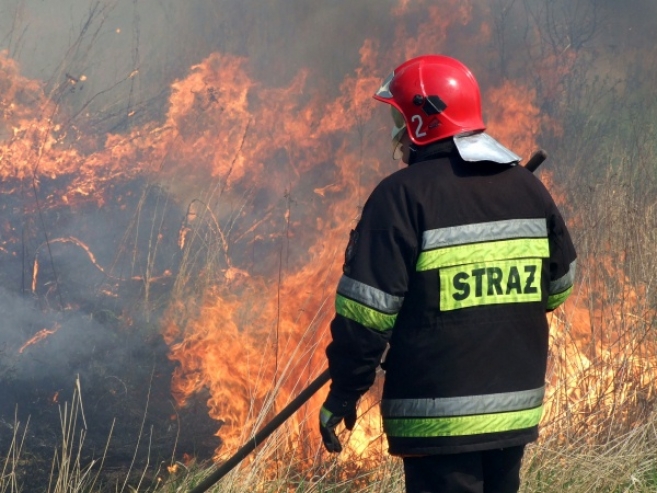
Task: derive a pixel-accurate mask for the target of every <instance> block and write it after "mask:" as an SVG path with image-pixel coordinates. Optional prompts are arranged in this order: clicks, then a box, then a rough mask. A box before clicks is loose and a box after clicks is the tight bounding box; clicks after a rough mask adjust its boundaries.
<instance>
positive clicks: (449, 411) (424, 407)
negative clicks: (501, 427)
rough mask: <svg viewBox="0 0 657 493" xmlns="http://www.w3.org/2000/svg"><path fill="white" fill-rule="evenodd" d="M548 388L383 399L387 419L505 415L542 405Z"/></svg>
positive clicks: (382, 408) (382, 405) (382, 413)
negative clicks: (458, 395) (505, 413)
mask: <svg viewBox="0 0 657 493" xmlns="http://www.w3.org/2000/svg"><path fill="white" fill-rule="evenodd" d="M544 395H545V387H540V388H538V389H531V390H521V391H519V392H503V393H499V394H486V395H472V396H465V397H443V398H440V399H384V400H382V401H381V415H382V416H383V417H384V418H440V417H447V416H469V415H474V414H490V413H503V412H509V411H519V410H523V409H532V408H535V407H538V406H540V405H541V404H542V403H543V396H544Z"/></svg>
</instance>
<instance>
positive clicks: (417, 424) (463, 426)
mask: <svg viewBox="0 0 657 493" xmlns="http://www.w3.org/2000/svg"><path fill="white" fill-rule="evenodd" d="M542 414H543V406H539V407H536V408H533V409H525V410H523V411H511V412H508V413H496V414H478V415H473V416H453V417H449V418H412V419H407V418H403V419H390V418H388V419H385V418H384V420H383V429H384V430H385V432H386V434H387V435H388V436H391V437H400V438H419V437H452V436H467V435H481V434H483V433H498V432H504V431H513V430H522V429H524V428H531V427H533V426H536V425H538V423H539V422H540V421H541V416H542Z"/></svg>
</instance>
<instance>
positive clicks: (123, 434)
mask: <svg viewBox="0 0 657 493" xmlns="http://www.w3.org/2000/svg"><path fill="white" fill-rule="evenodd" d="M40 186H41V188H40V190H39V194H40V195H41V197H42V198H43V197H46V198H47V197H55V196H56V194H55V192H54V190H56V189H57V187H58V186H61V183H58V182H57V181H56V180H53V181H52V182H46V181H45V180H44V181H43V182H42V183H41V185H40ZM25 189H26V187H20V186H18V185H16V184H11V183H7V182H5V183H2V184H0V467H2V464H3V463H4V459H5V457H6V455H7V454H8V451H9V450H10V444H11V441H12V436H13V431H14V427H15V423H16V422H19V423H20V428H19V430H18V432H19V435H22V433H23V431H24V429H25V428H24V426H25V424H26V423H28V420H29V424H28V426H27V433H26V436H25V441H24V445H23V449H22V453H21V455H20V458H19V461H18V472H19V479H20V483H21V484H22V488H23V489H22V491H26V492H40V491H46V490H47V488H48V480H49V476H50V471H51V465H52V461H53V456H54V454H55V452H56V451H57V450H58V448H60V447H61V445H62V426H61V422H60V413H61V412H63V411H64V409H70V406H71V401H72V399H73V392H74V389H75V387H76V381H78V379H79V382H80V389H81V396H82V406H83V410H84V419H83V418H82V413H80V414H79V415H78V420H77V433H76V438H75V440H74V443H75V444H76V445H75V448H74V450H75V451H76V453H77V443H79V440H80V433H81V432H82V431H83V430H84V433H85V437H84V443H83V447H82V452H81V457H82V460H81V463H82V465H83V466H85V465H87V464H90V463H91V461H92V460H100V459H102V457H103V454H104V450H105V447H106V444H107V441H108V438H110V432H111V438H110V442H109V447H108V449H107V454H106V455H105V460H104V463H103V467H102V473H101V476H100V477H101V480H102V482H103V483H104V484H105V485H106V488H107V490H108V491H110V490H111V491H116V488H115V485H116V483H117V482H119V484H120V485H122V484H123V481H124V480H125V478H126V477H127V475H128V471H132V473H131V475H130V476H131V480H133V481H138V479H139V476H141V474H142V472H143V471H144V469H145V468H146V467H147V464H148V470H147V473H146V477H145V480H144V482H143V483H142V489H141V490H140V491H143V485H144V484H149V482H150V481H151V480H154V481H155V480H156V479H155V478H156V475H157V474H158V470H159V469H161V467H162V466H164V475H163V476H162V475H161V476H162V477H166V466H167V465H170V464H171V463H172V462H173V461H180V462H185V461H187V460H189V457H196V458H197V459H198V460H209V459H211V458H212V456H213V453H214V451H215V449H216V448H217V447H218V446H219V445H220V440H219V439H218V438H217V437H216V436H214V434H215V433H216V431H217V430H218V429H219V427H220V423H217V422H216V421H213V420H211V419H210V418H209V417H208V415H207V408H206V406H205V401H206V399H207V396H202V395H200V396H198V397H197V398H196V399H195V400H193V401H192V402H190V403H189V404H188V405H186V406H185V407H184V408H179V407H178V406H177V405H176V404H175V402H174V399H173V397H172V395H171V391H170V388H171V376H172V372H173V370H174V363H172V362H171V361H170V360H169V359H168V357H167V354H168V347H167V345H166V344H165V342H164V341H163V339H162V336H161V317H162V314H163V313H164V311H165V310H166V307H167V303H168V301H169V299H170V293H171V289H172V286H173V283H174V280H175V276H176V272H177V263H178V261H179V258H180V255H181V253H180V249H179V248H178V246H177V233H178V230H179V228H180V224H181V220H182V218H183V217H184V213H183V208H182V207H180V206H178V205H177V204H175V203H173V201H167V200H165V199H167V198H168V197H167V196H166V191H164V190H162V189H161V188H158V187H151V186H149V185H148V184H146V183H145V182H139V181H132V182H130V183H126V184H122V185H121V184H118V185H116V187H115V189H114V190H113V191H110V192H111V193H109V192H108V193H107V194H105V196H103V199H102V200H98V197H90V198H89V199H88V200H87V202H83V203H78V204H75V206H72V205H71V204H64V203H61V202H57V201H56V200H54V199H53V200H51V201H49V200H41V202H40V205H39V207H36V206H35V203H34V200H33V197H31V196H30V195H29V194H25V193H19V191H20V190H25ZM112 194H113V195H112ZM164 203H166V204H167V205H166V207H165V206H163V205H162V204H164ZM137 204H139V206H137ZM71 238H74V239H75V241H73V240H71ZM154 238H156V239H157V242H158V248H157V251H155V250H154V249H153V246H152V245H153V239H154ZM83 246H84V247H86V248H88V252H91V253H92V254H93V257H91V256H90V255H89V253H88V252H87V251H86V250H85V248H83ZM149 269H150V270H149ZM147 271H148V272H151V273H152V275H153V276H154V278H153V280H152V281H151V282H149V283H146V282H145V281H144V279H145V273H146V272H147ZM35 273H36V275H35ZM147 285H148V288H146V286H147ZM46 331H48V332H46ZM39 334H41V335H45V336H46V337H44V338H43V339H42V340H39V341H38V342H35V343H34V344H30V345H27V344H26V343H27V341H29V340H30V339H31V338H32V337H34V336H37V335H39ZM133 462H134V464H133ZM94 470H96V469H94ZM119 489H120V488H119Z"/></svg>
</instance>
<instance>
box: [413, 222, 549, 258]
mask: <svg viewBox="0 0 657 493" xmlns="http://www.w3.org/2000/svg"><path fill="white" fill-rule="evenodd" d="M546 237H547V224H546V221H545V219H507V220H505V221H491V222H486V223H476V224H465V225H463V226H453V227H451V228H440V229H432V230H430V231H425V232H424V233H423V234H422V251H426V250H433V249H435V248H441V247H447V246H454V245H464V244H467V243H478V242H483V241H495V240H510V239H512V238H546Z"/></svg>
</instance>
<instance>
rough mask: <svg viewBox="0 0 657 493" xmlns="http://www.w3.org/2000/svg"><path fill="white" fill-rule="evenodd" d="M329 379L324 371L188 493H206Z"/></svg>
mask: <svg viewBox="0 0 657 493" xmlns="http://www.w3.org/2000/svg"><path fill="white" fill-rule="evenodd" d="M330 379H331V375H330V374H329V371H328V369H327V370H324V372H323V373H322V374H320V375H319V376H318V377H317V378H315V380H313V381H312V382H311V383H310V384H309V385H308V386H307V387H306V388H305V389H303V390H302V391H301V392H300V393H299V395H298V396H296V397H295V398H294V400H292V401H291V402H290V403H289V404H288V405H287V406H285V407H284V408H283V410H281V412H280V413H278V414H277V415H276V416H274V417H273V418H272V420H271V421H270V422H269V423H267V424H266V425H265V426H264V427H263V428H262V429H261V430H260V431H258V433H256V434H255V435H254V436H253V438H251V439H250V440H249V441H248V442H246V443H245V444H244V445H242V447H241V448H240V449H239V450H238V451H237V452H235V454H234V455H233V456H232V457H231V458H230V459H228V460H227V461H226V462H224V463H223V464H221V466H219V468H218V469H217V470H216V471H215V472H213V473H212V474H210V475H209V476H208V477H207V478H205V479H204V480H203V481H201V482H200V483H199V484H198V485H197V486H196V487H195V488H193V489H191V490H190V491H189V493H203V492H204V491H207V490H208V489H209V488H210V487H211V486H212V485H214V484H215V483H216V482H217V481H219V480H220V479H221V478H223V477H224V476H225V475H226V474H228V473H229V472H230V471H231V470H232V469H233V468H234V467H235V466H236V465H237V464H239V463H240V462H242V460H243V459H244V458H245V457H246V456H247V455H249V454H250V453H251V452H253V451H254V450H255V448H256V447H257V446H258V445H260V444H261V443H262V442H264V441H265V440H266V439H267V438H268V437H269V435H271V434H272V433H273V432H274V431H276V429H277V428H278V427H279V426H281V425H282V424H283V423H284V422H285V421H286V420H287V419H288V418H289V417H290V416H292V414H294V413H295V412H296V411H297V410H298V409H299V408H300V407H301V406H303V405H304V404H305V403H306V402H307V401H308V400H309V399H310V398H311V397H312V396H313V395H314V394H315V393H316V392H317V391H318V390H319V389H321V388H322V387H323V386H324V384H325V383H326V382H328V381H329V380H330Z"/></svg>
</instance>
